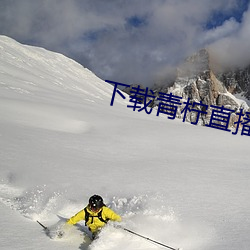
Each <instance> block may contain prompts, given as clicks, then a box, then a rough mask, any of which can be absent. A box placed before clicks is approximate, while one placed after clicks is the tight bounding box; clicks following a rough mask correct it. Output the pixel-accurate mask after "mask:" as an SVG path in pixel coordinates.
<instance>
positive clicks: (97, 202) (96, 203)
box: [89, 194, 104, 210]
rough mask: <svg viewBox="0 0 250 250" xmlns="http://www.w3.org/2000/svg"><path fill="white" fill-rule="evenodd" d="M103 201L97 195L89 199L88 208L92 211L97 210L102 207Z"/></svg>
mask: <svg viewBox="0 0 250 250" xmlns="http://www.w3.org/2000/svg"><path fill="white" fill-rule="evenodd" d="M103 205H104V204H103V199H102V197H101V196H99V195H96V194H95V195H93V196H91V197H90V198H89V206H90V208H91V209H93V210H98V209H100V208H102V207H103Z"/></svg>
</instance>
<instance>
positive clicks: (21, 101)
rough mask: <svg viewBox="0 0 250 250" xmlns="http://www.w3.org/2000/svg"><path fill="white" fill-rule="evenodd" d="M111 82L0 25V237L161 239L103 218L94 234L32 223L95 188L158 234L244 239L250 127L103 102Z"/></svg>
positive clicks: (1, 242) (69, 245)
mask: <svg viewBox="0 0 250 250" xmlns="http://www.w3.org/2000/svg"><path fill="white" fill-rule="evenodd" d="M124 70H126V69H124ZM111 80H112V79H111ZM112 92H113V87H112V86H110V85H108V84H107V83H105V82H104V81H102V80H100V79H98V78H97V77H96V76H95V75H94V74H93V73H92V72H90V71H89V70H87V69H85V68H83V67H82V66H81V65H79V64H77V63H76V62H74V61H72V60H70V59H68V58H66V57H64V56H63V55H60V54H56V53H53V52H49V51H46V50H44V49H41V48H36V47H29V46H24V45H21V44H19V43H17V42H16V41H14V40H12V39H10V38H7V37H4V36H1V37H0V148H1V150H0V155H1V163H0V201H1V203H0V211H1V214H2V219H1V226H0V227H1V231H2V233H1V236H0V248H1V249H83V250H84V249H85V250H86V249H91V250H97V249H98V250H104V249H121V250H128V249H129V250H131V249H133V250H136V249H144V250H151V249H162V247H160V246H157V245H155V244H153V243H150V242H148V241H146V240H144V239H141V238H139V237H136V236H133V235H131V234H129V233H127V232H125V231H123V230H119V229H115V228H113V227H112V225H110V226H107V227H106V228H105V229H104V230H103V231H102V233H101V235H100V238H99V239H98V240H97V241H95V242H94V243H92V244H90V242H89V240H88V238H87V237H85V236H84V235H83V230H82V229H81V227H73V228H72V229H70V230H69V232H68V233H67V234H66V236H65V237H64V238H63V239H61V240H59V239H54V240H51V239H50V238H48V237H47V236H46V235H45V234H44V233H43V231H42V228H41V227H40V226H39V225H38V224H37V223H36V220H37V219H39V220H40V221H42V222H44V223H45V224H46V225H48V226H51V227H53V225H54V224H55V223H57V222H58V220H59V218H58V217H57V215H60V216H62V217H66V218H68V217H70V216H72V215H73V214H74V213H76V212H78V211H79V210H80V209H82V208H83V207H84V206H85V205H86V203H87V201H88V198H89V196H90V195H92V194H94V193H98V194H100V195H102V196H103V197H104V200H105V202H106V204H107V205H108V206H110V207H111V208H112V209H114V210H115V211H116V212H117V213H119V214H121V216H122V217H123V222H122V225H123V226H125V227H126V228H129V229H131V230H134V231H135V232H137V233H140V234H142V235H145V236H147V237H150V238H152V239H154V240H157V241H160V242H162V243H164V244H167V245H170V246H172V247H182V248H183V249H185V250H197V249H201V250H212V249H215V248H216V249H220V250H231V249H232V250H235V249H241V250H248V249H249V247H250V239H249V234H250V229H249V218H250V216H249V215H250V212H249V211H250V201H249V194H250V191H249V189H250V181H249V178H250V170H249V149H248V146H249V138H248V137H247V136H241V135H240V134H239V135H236V136H234V135H232V134H231V133H228V132H223V131H219V130H216V129H212V128H207V127H200V126H193V125H190V124H187V123H182V122H181V121H177V120H169V119H167V118H166V117H163V116H162V117H157V116H156V115H155V113H152V114H151V115H147V114H145V113H143V112H140V113H138V112H133V111H132V110H130V109H128V108H127V107H126V105H127V100H128V99H126V100H122V98H121V97H119V96H118V95H117V96H116V99H115V103H114V106H112V107H111V106H110V100H111V96H112ZM81 225H83V224H81ZM10 237H12V238H13V240H12V241H10Z"/></svg>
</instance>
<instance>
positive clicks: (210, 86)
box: [167, 49, 250, 126]
mask: <svg viewBox="0 0 250 250" xmlns="http://www.w3.org/2000/svg"><path fill="white" fill-rule="evenodd" d="M249 85H250V67H249V68H248V70H245V71H237V72H229V73H225V74H220V77H218V76H217V75H215V74H214V72H213V70H212V69H211V65H210V58H209V52H208V51H207V50H205V49H202V50H200V51H199V52H198V53H196V54H194V55H193V56H191V57H189V58H187V60H186V61H185V62H184V63H183V64H182V65H181V66H180V67H179V68H178V70H177V78H176V80H175V82H174V83H173V85H172V86H171V87H169V88H168V90H167V92H168V93H173V94H174V95H177V96H181V97H182V101H185V100H187V99H188V98H189V99H190V101H191V102H200V101H201V102H202V103H203V104H206V105H208V107H209V108H208V110H207V115H206V117H205V118H204V119H203V120H202V121H201V122H200V124H202V125H204V124H206V123H208V121H209V118H210V114H211V108H210V105H214V106H218V107H221V106H222V105H223V106H224V107H225V108H228V109H231V110H234V111H235V112H236V111H238V110H239V109H241V108H243V109H244V111H245V112H246V111H248V109H249V107H248V106H247V104H246V103H245V102H244V101H239V100H237V98H235V97H234V96H233V95H232V93H239V92H240V91H241V92H243V90H245V92H244V93H245V96H247V95H248V96H249V97H250V91H246V90H247V89H249ZM182 109H183V106H181V107H180V108H179V110H178V116H179V117H180V118H182V115H181V110H182ZM194 116H195V114H192V113H191V114H189V117H188V118H187V120H188V121H192V120H193V119H196V118H195V117H194ZM232 117H235V115H232ZM233 122H234V121H233V119H232V121H231V123H230V126H232V125H233Z"/></svg>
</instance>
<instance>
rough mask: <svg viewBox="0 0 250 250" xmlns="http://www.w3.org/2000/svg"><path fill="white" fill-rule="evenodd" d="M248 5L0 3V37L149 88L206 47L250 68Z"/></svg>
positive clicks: (236, 1) (220, 1) (154, 0)
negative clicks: (69, 58)
mask: <svg viewBox="0 0 250 250" xmlns="http://www.w3.org/2000/svg"><path fill="white" fill-rule="evenodd" d="M249 1H250V0H209V1H208V0H115V1H114V0H105V1H104V0H71V1H68V0H60V1H59V0H44V1H33V0H22V1H19V0H13V1H8V0H1V1H0V34H3V35H7V36H10V37H12V38H14V39H16V40H17V41H19V42H22V43H28V44H31V45H36V46H41V47H44V48H47V49H49V50H53V51H57V52H60V53H63V54H65V55H67V56H69V57H71V58H73V59H75V60H77V61H78V62H80V63H81V64H82V65H84V66H85V67H87V68H89V69H90V70H92V71H93V72H94V73H95V74H97V75H98V76H99V77H101V78H103V79H110V80H114V81H118V82H124V83H126V84H132V83H140V84H144V85H150V84H153V83H155V82H161V81H165V80H166V79H167V78H168V74H170V72H172V69H174V68H175V67H176V65H178V64H179V63H180V62H181V61H182V60H183V59H184V58H186V57H187V56H189V55H191V54H193V53H194V52H196V51H197V50H199V49H201V48H204V47H206V48H207V47H208V48H210V49H211V51H212V53H213V55H215V56H216V57H217V58H216V60H217V61H221V63H223V64H232V62H233V63H234V64H247V63H250V60H249V56H248V54H249V53H248V52H249V51H250V45H249V44H250V42H249V40H250V30H249V29H250V28H249V27H250V10H249V8H248V6H249Z"/></svg>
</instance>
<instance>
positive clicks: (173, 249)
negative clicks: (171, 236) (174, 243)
mask: <svg viewBox="0 0 250 250" xmlns="http://www.w3.org/2000/svg"><path fill="white" fill-rule="evenodd" d="M122 229H123V230H125V231H127V232H129V233H131V234H134V235H137V236H139V237H141V238H143V239H145V240H148V241H151V242H154V243H156V244H158V245H160V246H163V247H166V248H169V249H171V250H180V248H173V247H170V246H167V245H165V244H162V243H160V242H158V241H155V240H152V239H150V238H148V237H145V236H143V235H141V234H138V233H135V232H133V231H131V230H129V229H127V228H122Z"/></svg>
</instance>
